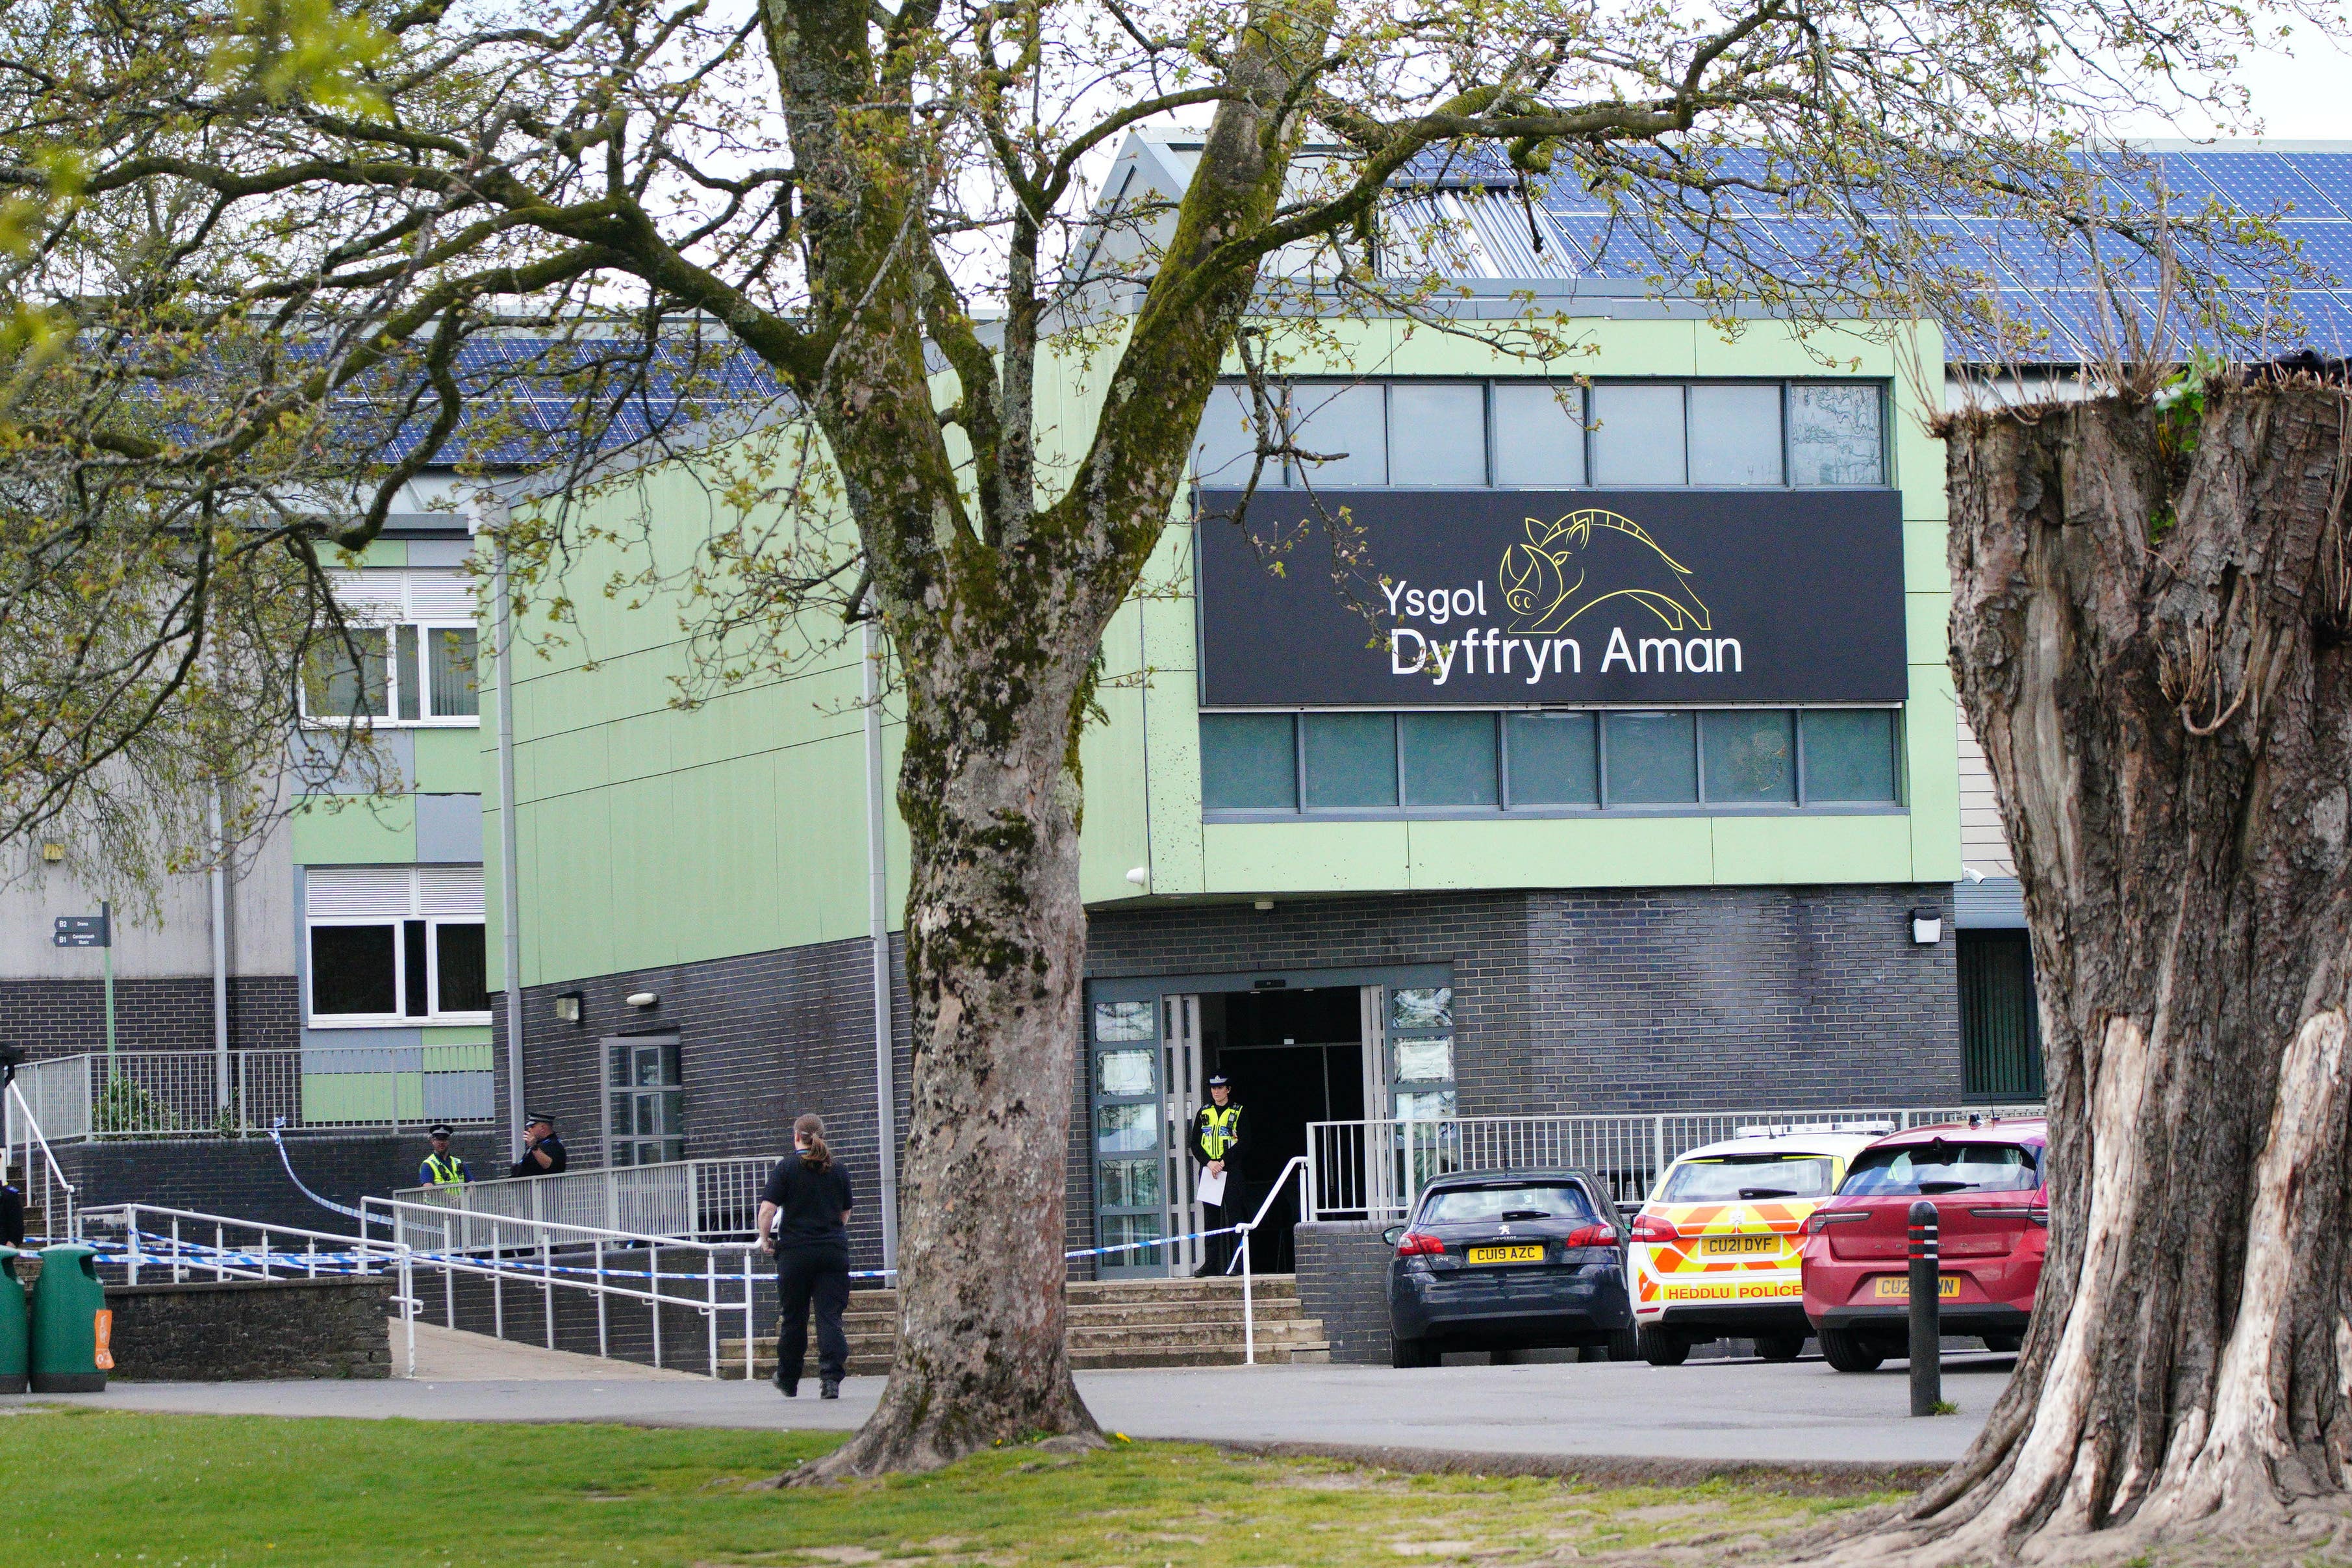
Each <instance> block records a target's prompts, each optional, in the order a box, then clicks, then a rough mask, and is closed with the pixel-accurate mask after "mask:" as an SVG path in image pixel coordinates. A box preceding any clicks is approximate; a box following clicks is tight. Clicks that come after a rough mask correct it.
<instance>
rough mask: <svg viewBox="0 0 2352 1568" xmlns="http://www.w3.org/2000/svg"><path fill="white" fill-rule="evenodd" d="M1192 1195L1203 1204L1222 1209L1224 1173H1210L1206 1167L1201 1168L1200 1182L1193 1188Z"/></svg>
mask: <svg viewBox="0 0 2352 1568" xmlns="http://www.w3.org/2000/svg"><path fill="white" fill-rule="evenodd" d="M1193 1195H1195V1196H1196V1197H1198V1198H1199V1199H1200V1200H1201V1201H1202V1203H1204V1204H1215V1205H1217V1206H1218V1207H1220V1208H1223V1206H1224V1202H1225V1173H1223V1171H1212V1170H1210V1169H1209V1168H1208V1167H1207V1166H1205V1165H1204V1166H1202V1168H1201V1182H1200V1184H1199V1185H1198V1186H1197V1187H1195V1188H1193Z"/></svg>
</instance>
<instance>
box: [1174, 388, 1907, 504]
mask: <svg viewBox="0 0 2352 1568" xmlns="http://www.w3.org/2000/svg"><path fill="white" fill-rule="evenodd" d="M1274 380H1275V385H1274V386H1273V388H1272V391H1273V394H1274V397H1275V402H1276V406H1277V407H1278V408H1280V409H1281V410H1282V417H1283V419H1284V421H1285V424H1286V426H1287V425H1288V424H1289V421H1290V418H1291V413H1292V403H1291V394H1292V391H1293V389H1294V388H1297V387H1300V386H1329V387H1354V386H1362V387H1372V388H1376V389H1377V390H1378V391H1379V392H1380V394H1381V443H1382V446H1381V481H1380V482H1379V483H1377V484H1342V483H1339V482H1338V481H1336V480H1323V479H1312V482H1311V484H1310V483H1309V482H1308V479H1311V476H1308V479H1302V477H1301V475H1302V473H1303V469H1302V468H1301V467H1300V465H1298V464H1297V463H1295V462H1291V461H1288V460H1286V461H1284V462H1281V463H1278V464H1274V465H1271V466H1270V467H1269V468H1268V471H1267V472H1266V473H1265V475H1263V476H1262V477H1261V478H1260V479H1259V488H1260V489H1290V490H1303V489H1310V488H1311V489H1316V490H1324V489H1333V490H1351V491H1352V490H1408V491H1412V490H1444V489H1506V490H1530V489H1541V490H1595V491H1601V490H1610V491H1614V490H1703V491H1706V492H1708V493H1710V494H1716V495H1759V494H1770V493H1772V492H1774V491H1814V490H1836V491H1847V492H1852V491H1857V490H1888V489H1900V488H1901V486H1900V483H1899V480H1898V479H1897V476H1896V474H1895V443H1894V440H1893V436H1894V423H1893V406H1894V383H1893V381H1892V380H1891V379H1890V378H1888V377H1885V376H1867V375H1863V376H1772V375H1751V376H1738V375H1706V376H1699V375H1692V376H1669V375H1654V376H1642V375H1609V376H1586V377H1575V376H1571V377H1567V378H1565V380H1566V384H1572V385H1574V386H1576V387H1577V388H1579V395H1580V401H1579V421H1580V429H1581V431H1582V434H1583V463H1582V472H1583V475H1584V477H1583V479H1580V480H1579V481H1578V482H1577V483H1575V484H1572V485H1504V484H1500V483H1498V482H1497V481H1496V478H1495V475H1496V453H1495V389H1496V388H1497V387H1500V386H1529V385H1533V386H1543V387H1551V388H1557V387H1559V386H1560V385H1561V384H1563V378H1560V377H1558V376H1539V375H1486V376H1479V375H1459V374H1457V375H1428V376H1331V375H1294V376H1282V377H1277V378H1274ZM1239 384H1240V383H1239V382H1237V381H1234V380H1230V379H1226V380H1220V381H1219V382H1218V386H1219V387H1220V388H1221V389H1222V388H1223V387H1226V386H1230V385H1239ZM1400 385H1432V386H1436V385H1445V386H1467V385H1476V386H1479V387H1482V388H1483V389H1484V392H1483V395H1481V397H1480V399H1479V407H1480V411H1481V417H1482V420H1483V424H1484V430H1483V432H1482V434H1483V436H1484V442H1483V445H1484V448H1485V454H1486V465H1485V466H1486V479H1485V481H1484V483H1482V484H1478V485H1461V486H1432V485H1404V484H1399V483H1397V482H1396V481H1395V479H1394V478H1393V475H1394V473H1395V470H1396V465H1395V461H1394V457H1393V449H1394V443H1393V442H1392V441H1391V439H1390V435H1391V430H1392V429H1393V420H1394V408H1393V401H1394V400H1393V398H1392V396H1391V391H1392V389H1393V388H1395V387H1397V386H1400ZM1604 386H1672V387H1675V388H1678V389H1679V390H1680V391H1681V393H1682V408H1683V475H1684V477H1683V479H1682V481H1681V482H1680V483H1678V484H1676V483H1664V484H1648V485H1630V484H1611V485H1602V484H1601V483H1599V482H1597V481H1596V480H1595V479H1593V477H1592V474H1593V462H1592V458H1593V453H1592V432H1593V428H1594V420H1593V393H1594V392H1595V391H1596V390H1597V389H1599V388H1601V387H1604ZM1695 386H1770V387H1775V388H1778V389H1779V393H1780V482H1779V483H1777V484H1753V485H1737V484H1695V483H1693V482H1691V479H1690V477H1689V476H1690V418H1691V412H1690V409H1691V397H1690V393H1691V388H1693V387H1695ZM1801 386H1840V387H1861V386H1867V387H1872V388H1874V389H1875V390H1876V391H1877V393H1878V475H1879V477H1878V480H1877V482H1876V483H1874V484H1866V485H1800V484H1797V483H1794V482H1793V476H1794V474H1795V471H1796V463H1795V456H1796V454H1795V449H1794V447H1792V446H1791V444H1790V443H1791V438H1790V413H1791V411H1792V409H1793V407H1794V402H1793V395H1794V394H1793V389H1795V388H1797V387H1801ZM1198 445H1199V442H1198V438H1197V437H1195V441H1194V446H1195V448H1196V450H1197V447H1198ZM1192 483H1194V484H1198V483H1200V479H1199V476H1198V475H1197V474H1194V475H1193V476H1192Z"/></svg>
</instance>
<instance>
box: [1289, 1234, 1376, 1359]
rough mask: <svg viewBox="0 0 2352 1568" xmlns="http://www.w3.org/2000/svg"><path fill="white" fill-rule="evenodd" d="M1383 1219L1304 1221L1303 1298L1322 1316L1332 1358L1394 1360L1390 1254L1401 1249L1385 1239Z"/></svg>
mask: <svg viewBox="0 0 2352 1568" xmlns="http://www.w3.org/2000/svg"><path fill="white" fill-rule="evenodd" d="M1384 1228H1386V1226H1384V1225H1381V1224H1365V1223H1363V1222H1361V1221H1346V1222H1342V1223H1338V1224H1332V1223H1325V1224H1322V1225H1302V1226H1298V1228H1297V1231H1296V1232H1294V1233H1293V1234H1294V1237H1295V1239H1296V1241H1297V1248H1298V1300H1299V1304H1300V1305H1301V1306H1302V1307H1304V1308H1305V1310H1306V1312H1307V1316H1308V1317H1310V1318H1320V1319H1322V1320H1323V1332H1324V1335H1325V1337H1326V1338H1328V1340H1329V1341H1330V1342H1331V1359H1332V1360H1333V1361H1345V1362H1360V1363H1366V1364H1376V1365H1380V1366H1386V1365H1387V1364H1388V1363H1389V1299H1388V1281H1389V1260H1390V1259H1391V1258H1394V1257H1395V1256H1396V1249H1395V1248H1393V1247H1390V1246H1389V1245H1388V1243H1386V1242H1384V1241H1382V1240H1381V1231H1382V1230H1383V1229H1384Z"/></svg>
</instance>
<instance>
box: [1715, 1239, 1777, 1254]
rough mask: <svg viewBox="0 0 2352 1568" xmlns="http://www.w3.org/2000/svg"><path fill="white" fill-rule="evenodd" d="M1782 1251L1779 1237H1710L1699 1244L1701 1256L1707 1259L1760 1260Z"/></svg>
mask: <svg viewBox="0 0 2352 1568" xmlns="http://www.w3.org/2000/svg"><path fill="white" fill-rule="evenodd" d="M1699 1252H1700V1254H1701V1256H1703V1257H1706V1258H1760V1257H1762V1256H1764V1255H1765V1254H1766V1253H1772V1254H1778V1253H1779V1252H1780V1237H1777V1236H1710V1237H1706V1238H1705V1239H1704V1240H1703V1241H1701V1242H1700V1244H1699Z"/></svg>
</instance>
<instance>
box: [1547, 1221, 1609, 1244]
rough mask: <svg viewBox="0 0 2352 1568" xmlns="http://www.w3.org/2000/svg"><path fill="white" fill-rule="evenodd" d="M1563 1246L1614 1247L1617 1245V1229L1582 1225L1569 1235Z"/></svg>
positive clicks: (1605, 1226)
mask: <svg viewBox="0 0 2352 1568" xmlns="http://www.w3.org/2000/svg"><path fill="white" fill-rule="evenodd" d="M1561 1245H1563V1246H1566V1247H1614V1246H1616V1245H1617V1227H1616V1226H1608V1225H1580V1226H1577V1227H1576V1228H1575V1229H1574V1230H1571V1231H1570V1232H1569V1233H1568V1239H1567V1240H1566V1241H1565V1242H1563V1243H1562V1244H1561Z"/></svg>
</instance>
